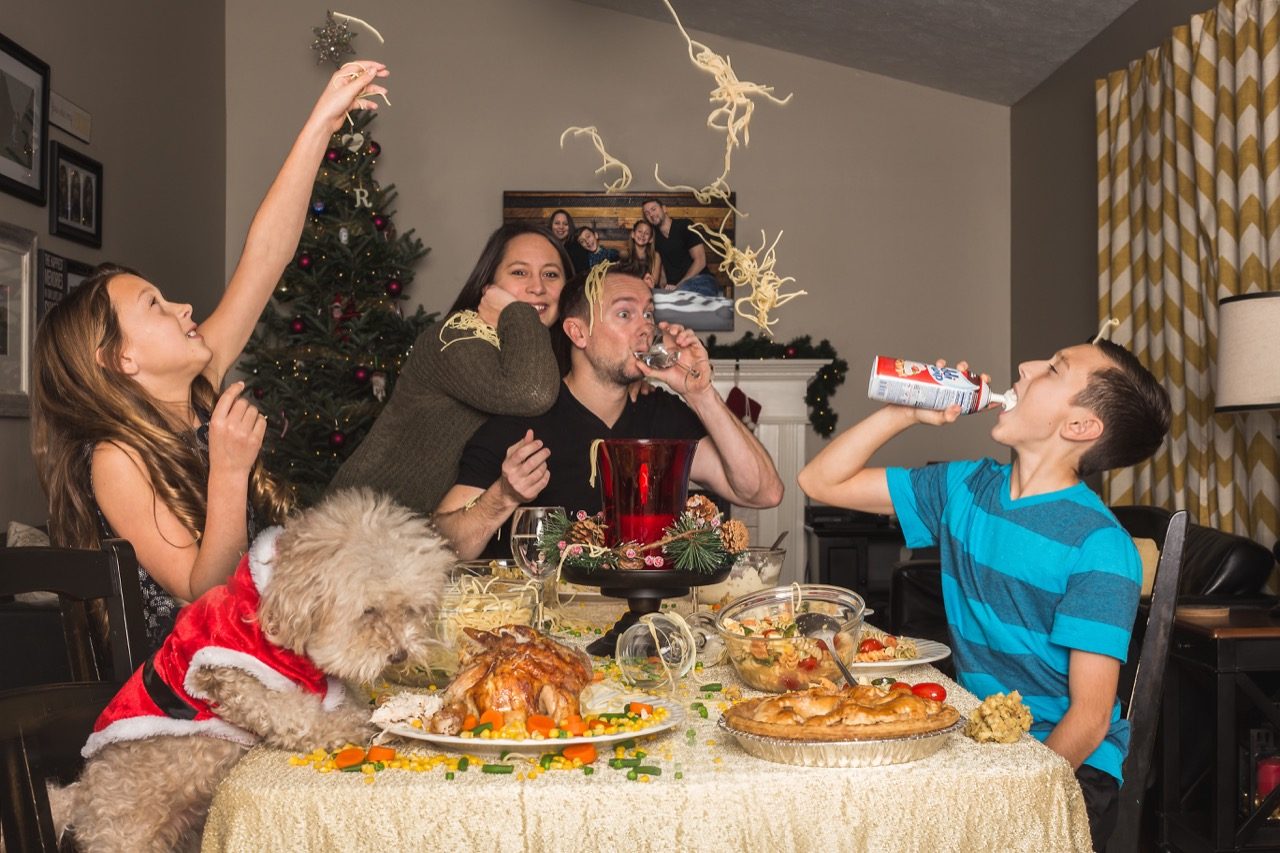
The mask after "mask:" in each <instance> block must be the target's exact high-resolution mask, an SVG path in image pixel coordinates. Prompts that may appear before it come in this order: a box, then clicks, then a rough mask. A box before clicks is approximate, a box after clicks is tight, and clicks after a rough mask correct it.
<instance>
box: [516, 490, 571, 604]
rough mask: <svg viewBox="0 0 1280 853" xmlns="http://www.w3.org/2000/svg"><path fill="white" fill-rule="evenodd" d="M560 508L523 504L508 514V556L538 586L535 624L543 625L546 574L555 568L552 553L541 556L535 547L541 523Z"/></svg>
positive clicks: (539, 535)
mask: <svg viewBox="0 0 1280 853" xmlns="http://www.w3.org/2000/svg"><path fill="white" fill-rule="evenodd" d="M558 511H562V510H561V509H560V507H554V506H522V507H520V508H519V509H517V510H516V512H515V515H513V516H512V517H511V556H512V557H514V558H515V561H516V565H518V566H519V567H520V570H521V571H522V572H524V573H525V575H527V576H528V577H529V579H530V580H532V581H533V582H534V583H535V584H536V585H537V588H538V613H537V616H536V622H537V627H538V628H541V627H542V603H543V598H544V588H545V585H546V578H547V576H548V575H550V574H551V573H552V572H554V571H555V569H556V560H555V557H554V555H548V556H546V557H544V556H543V555H542V554H541V553H540V552H539V551H538V539H539V538H540V537H541V536H542V527H543V525H544V524H546V523H547V521H548V520H550V518H551V514H552V513H554V512H558Z"/></svg>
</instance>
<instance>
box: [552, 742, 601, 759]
mask: <svg viewBox="0 0 1280 853" xmlns="http://www.w3.org/2000/svg"><path fill="white" fill-rule="evenodd" d="M561 755H563V756H564V757H565V758H567V759H569V760H570V761H572V760H573V759H575V758H576V759H578V760H579V761H581V762H582V763H583V764H590V763H592V762H593V761H595V760H596V758H597V757H599V756H598V755H597V754H596V745H595V744H594V743H576V744H574V745H573V746H566V747H565V748H564V750H563V751H562V752H561Z"/></svg>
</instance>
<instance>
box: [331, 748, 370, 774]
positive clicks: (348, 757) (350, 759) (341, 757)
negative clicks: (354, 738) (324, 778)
mask: <svg viewBox="0 0 1280 853" xmlns="http://www.w3.org/2000/svg"><path fill="white" fill-rule="evenodd" d="M363 763H364V750H363V749H361V748H360V747H358V746H349V747H347V748H346V749H344V750H342V751H341V752H339V753H338V754H337V755H335V756H334V757H333V765H334V766H335V767H337V768H338V769H339V770H345V769H346V768H348V767H355V766H356V765H357V764H363Z"/></svg>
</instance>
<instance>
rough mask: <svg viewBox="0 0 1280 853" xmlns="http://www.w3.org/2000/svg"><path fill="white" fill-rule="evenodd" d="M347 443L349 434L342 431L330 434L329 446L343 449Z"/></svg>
mask: <svg viewBox="0 0 1280 853" xmlns="http://www.w3.org/2000/svg"><path fill="white" fill-rule="evenodd" d="M346 443H347V434H346V433H344V432H343V431H342V430H340V429H335V430H334V431H333V432H331V433H329V446H330V447H333V448H338V447H341V446H342V445H344V444H346Z"/></svg>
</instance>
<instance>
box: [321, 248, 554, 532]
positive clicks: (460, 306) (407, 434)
mask: <svg viewBox="0 0 1280 853" xmlns="http://www.w3.org/2000/svg"><path fill="white" fill-rule="evenodd" d="M571 268H572V266H571V262H570V260H569V257H568V255H567V253H566V251H565V247H564V244H563V243H561V242H560V241H559V240H558V239H556V237H555V236H554V235H553V234H552V233H551V232H550V231H549V230H547V229H546V228H543V227H542V226H539V225H527V224H519V223H516V224H508V225H503V226H502V227H500V228H499V229H498V230H496V231H494V232H493V234H491V235H490V236H489V240H488V242H487V243H486V244H485V247H484V250H483V251H482V252H481V253H480V258H479V260H477V261H476V265H475V268H474V269H473V270H472V271H471V275H470V276H468V277H467V280H466V283H465V284H463V286H462V290H461V292H459V294H458V298H457V299H455V300H454V303H453V307H452V308H450V309H449V313H448V315H447V316H446V317H445V319H444V320H443V321H441V322H439V323H435V324H433V325H431V326H429V327H428V328H427V329H426V330H424V331H423V332H422V334H421V335H419V336H418V340H417V341H415V342H414V345H413V352H412V353H411V354H410V356H409V358H408V360H407V361H406V362H405V365H404V367H403V368H402V369H401V371H400V375H399V376H398V377H397V378H396V387H395V391H393V392H392V394H391V399H390V400H388V401H387V406H386V408H384V409H383V410H382V413H381V414H380V415H378V419H377V420H376V421H374V424H373V427H372V428H371V429H370V430H369V434H368V435H367V436H366V437H365V439H364V440H363V441H362V442H361V443H360V446H359V447H357V448H356V450H355V452H354V453H352V454H351V456H350V458H348V459H347V461H346V462H344V463H343V464H342V467H341V468H339V469H338V473H337V475H336V476H335V477H334V478H333V481H332V482H331V483H330V484H329V489H330V490H334V489H339V488H346V487H349V486H370V487H372V488H375V489H378V490H380V491H383V492H387V493H388V494H390V495H391V496H392V497H393V498H395V499H396V500H397V501H399V502H400V503H402V504H404V505H406V506H408V507H410V508H412V509H416V510H418V511H420V512H427V513H429V512H434V511H435V509H436V506H437V504H439V503H440V499H441V498H442V497H444V494H445V492H447V491H448V490H449V488H450V487H452V486H453V484H454V481H455V480H457V476H458V461H459V460H460V459H461V458H462V449H463V447H464V446H465V445H466V443H467V440H468V439H469V438H471V434H472V433H473V432H475V431H476V430H477V429H478V428H479V427H480V425H481V424H482V423H484V422H485V421H486V420H488V418H489V416H490V415H526V416H532V415H540V414H542V413H543V412H545V411H547V410H548V409H550V408H551V405H552V404H553V403H555V401H556V397H557V395H558V394H559V392H560V367H559V363H558V361H557V356H556V344H555V343H554V341H555V340H556V338H557V337H558V336H560V335H563V332H561V331H560V329H559V325H558V323H557V322H556V321H557V320H558V319H559V316H560V291H561V289H562V288H563V287H564V282H565V279H566V278H567V274H568V270H570V269H571ZM529 445H530V447H528V448H523V449H522V450H521V452H520V457H521V459H524V458H526V457H529V456H532V455H533V454H535V453H536V452H537V451H538V450H539V449H540V448H541V442H532V441H531V442H529ZM533 445H536V447H535V446H533Z"/></svg>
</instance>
